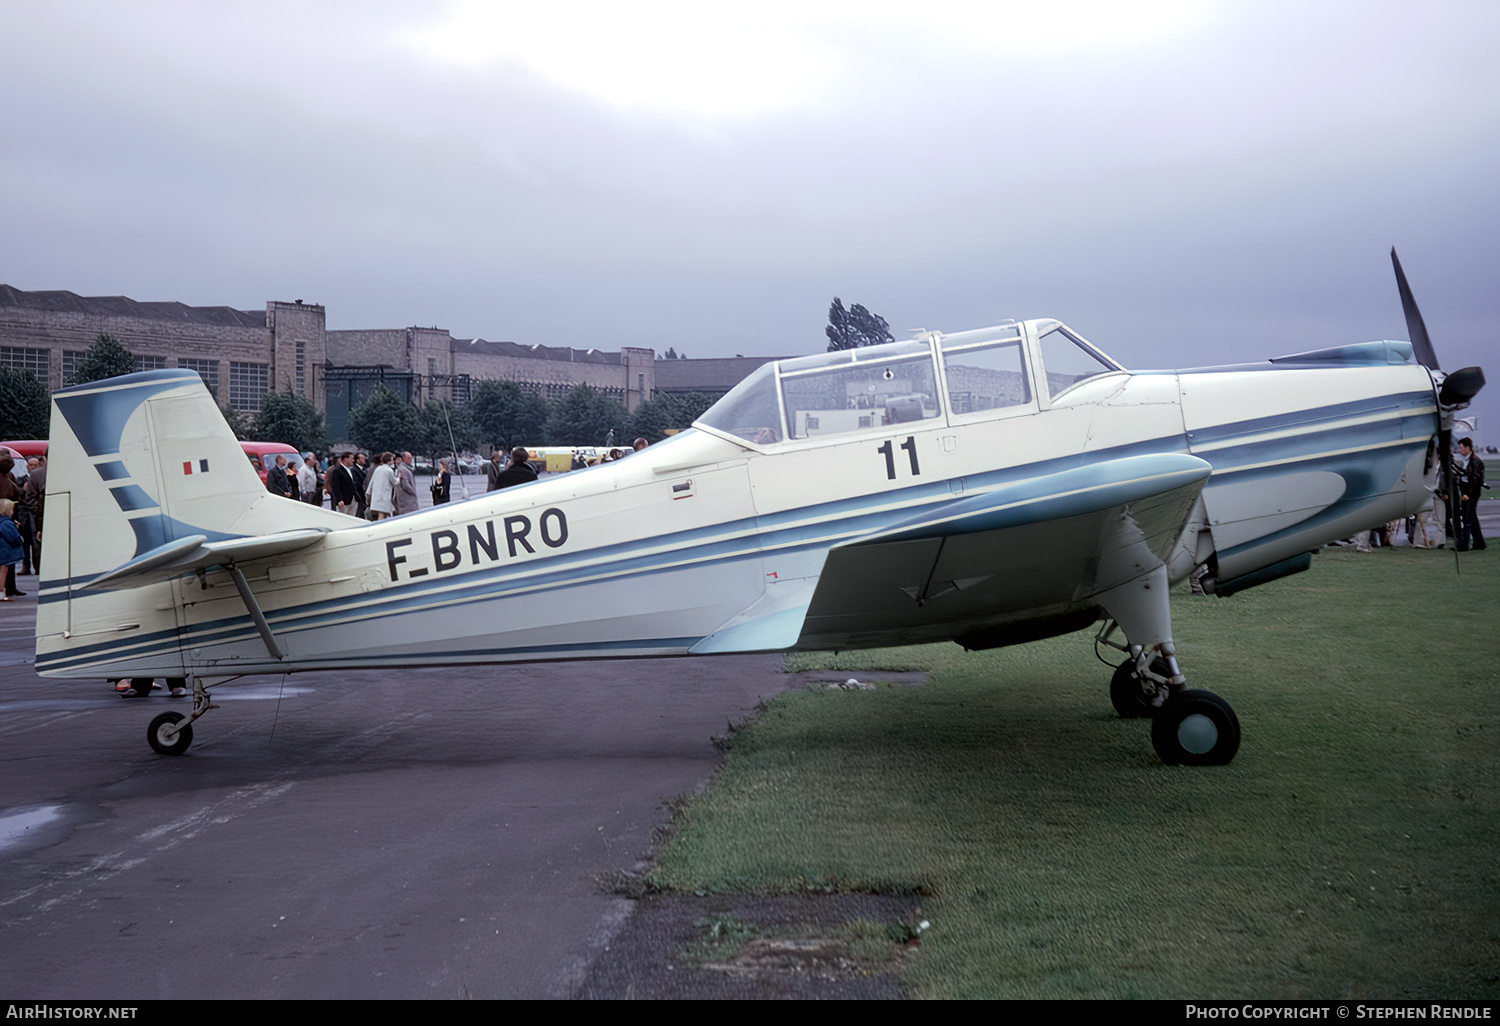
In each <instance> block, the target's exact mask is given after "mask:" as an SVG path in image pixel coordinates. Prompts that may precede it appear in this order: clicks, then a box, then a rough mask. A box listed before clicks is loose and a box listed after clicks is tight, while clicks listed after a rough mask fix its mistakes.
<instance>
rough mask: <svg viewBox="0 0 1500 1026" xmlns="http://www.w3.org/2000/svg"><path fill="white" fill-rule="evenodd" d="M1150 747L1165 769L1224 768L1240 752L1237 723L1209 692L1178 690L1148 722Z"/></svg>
mask: <svg viewBox="0 0 1500 1026" xmlns="http://www.w3.org/2000/svg"><path fill="white" fill-rule="evenodd" d="M1151 744H1152V746H1153V747H1154V748H1155V749H1156V754H1157V755H1158V756H1160V757H1161V761H1162V762H1164V763H1166V764H1167V765H1169V766H1224V765H1227V764H1228V762H1229V760H1231V759H1233V758H1234V753H1235V752H1237V751H1239V749H1240V721H1239V718H1238V717H1236V716H1235V715H1234V710H1233V709H1231V708H1230V707H1229V703H1228V702H1226V701H1224V699H1222V698H1220V697H1219V696H1218V695H1216V694H1214V693H1213V692H1212V691H1192V690H1190V691H1179V692H1178V693H1177V694H1175V695H1173V696H1172V697H1170V698H1168V699H1167V700H1166V702H1164V703H1163V704H1162V707H1161V709H1159V710H1158V711H1157V713H1156V718H1155V719H1153V720H1152V721H1151Z"/></svg>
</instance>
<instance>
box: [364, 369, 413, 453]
mask: <svg viewBox="0 0 1500 1026" xmlns="http://www.w3.org/2000/svg"><path fill="white" fill-rule="evenodd" d="M417 427H418V424H417V410H416V408H415V407H414V406H410V405H408V404H407V403H404V402H402V401H401V400H400V399H399V398H397V396H396V393H395V392H392V391H391V390H390V389H389V388H386V387H385V386H384V385H382V386H380V387H379V388H377V389H375V391H374V392H373V393H372V394H371V395H370V398H368V399H366V400H365V401H364V402H362V403H360V404H359V405H358V406H356V407H354V409H352V410H350V411H349V438H350V439H351V440H352V441H353V442H354V444H356V445H358V446H361V447H363V448H365V449H368V450H369V451H370V452H373V453H382V452H403V451H405V450H408V449H410V448H411V446H412V442H413V440H414V439H415V438H416V437H417Z"/></svg>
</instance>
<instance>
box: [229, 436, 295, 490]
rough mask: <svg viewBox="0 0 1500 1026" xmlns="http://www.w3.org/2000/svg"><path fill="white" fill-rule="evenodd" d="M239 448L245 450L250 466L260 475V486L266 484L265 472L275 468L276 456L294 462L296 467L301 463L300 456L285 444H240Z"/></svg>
mask: <svg viewBox="0 0 1500 1026" xmlns="http://www.w3.org/2000/svg"><path fill="white" fill-rule="evenodd" d="M240 448H241V449H244V450H245V455H246V456H248V457H249V458H250V465H251V466H252V467H254V468H255V472H256V473H258V474H259V475H260V483H261V484H265V483H266V471H268V470H270V469H271V468H272V467H274V466H276V457H277V456H285V457H286V458H287V459H288V460H296V461H297V463H298V465H301V463H302V454H301V453H300V452H298V451H297V450H296V449H294V448H292V447H291V446H290V445H287V444H286V443H285V442H241V443H240Z"/></svg>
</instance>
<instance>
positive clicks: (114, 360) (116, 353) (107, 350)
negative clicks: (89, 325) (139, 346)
mask: <svg viewBox="0 0 1500 1026" xmlns="http://www.w3.org/2000/svg"><path fill="white" fill-rule="evenodd" d="M134 371H135V354H134V353H132V352H131V351H130V350H129V349H126V348H125V346H124V345H123V344H122V343H121V342H120V340H119V339H117V338H115V337H114V336H113V335H100V336H98V337H97V338H95V339H94V344H93V345H91V346H89V348H88V352H86V353H84V354H83V359H81V360H79V361H78V362H77V363H75V364H74V365H73V376H72V378H71V379H70V380H68V381H65V382H63V384H65V385H82V384H85V383H86V382H90V381H99V380H102V379H104V378H112V377H115V376H116V375H119V374H131V373H134Z"/></svg>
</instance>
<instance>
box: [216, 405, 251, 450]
mask: <svg viewBox="0 0 1500 1026" xmlns="http://www.w3.org/2000/svg"><path fill="white" fill-rule="evenodd" d="M219 412H220V413H222V414H223V415H224V423H226V424H228V425H229V430H231V431H233V432H234V437H235V438H237V439H239V440H240V441H242V442H244V441H249V439H250V434H251V428H252V425H251V424H250V422H249V420H248V419H247V418H246V417H245V415H244V414H243V413H241V412H240V411H239V410H236V409H233V408H232V407H229V406H220V407H219Z"/></svg>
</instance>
